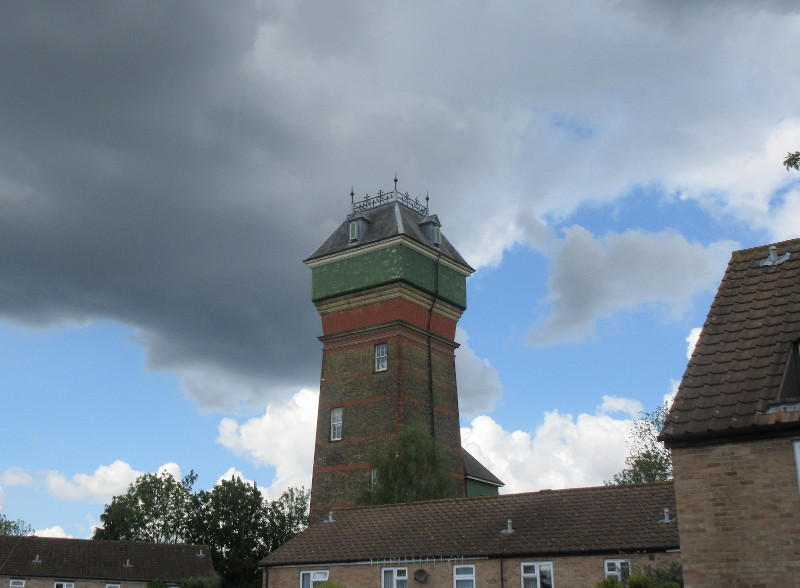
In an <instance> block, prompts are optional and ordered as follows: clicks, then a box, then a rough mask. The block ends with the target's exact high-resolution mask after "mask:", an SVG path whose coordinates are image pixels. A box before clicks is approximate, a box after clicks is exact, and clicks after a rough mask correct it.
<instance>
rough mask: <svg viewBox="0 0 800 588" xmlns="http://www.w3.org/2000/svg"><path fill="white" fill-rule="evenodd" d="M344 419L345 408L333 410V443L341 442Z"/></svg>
mask: <svg viewBox="0 0 800 588" xmlns="http://www.w3.org/2000/svg"><path fill="white" fill-rule="evenodd" d="M343 417H344V409H343V408H341V407H339V408H332V409H331V441H339V440H341V438H342V418H343Z"/></svg>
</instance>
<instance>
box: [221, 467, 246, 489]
mask: <svg viewBox="0 0 800 588" xmlns="http://www.w3.org/2000/svg"><path fill="white" fill-rule="evenodd" d="M233 478H239V479H240V480H241V481H242V482H244V483H245V484H253V483H254V482H253V480H249V479H247V478H245V476H244V474H243V473H242V472H240V471H239V470H237V469H236V468H235V467H233V466H231V467H229V468H228V469H227V470H225V473H224V474H222V475H221V476H220V477H219V478H217V481H216V483H215V484H214V485H215V486H216V485H218V484H220V483H221V482H222V481H223V480H233Z"/></svg>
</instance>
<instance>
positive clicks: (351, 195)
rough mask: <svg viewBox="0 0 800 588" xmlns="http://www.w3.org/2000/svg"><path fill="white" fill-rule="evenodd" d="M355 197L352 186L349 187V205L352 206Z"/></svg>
mask: <svg viewBox="0 0 800 588" xmlns="http://www.w3.org/2000/svg"><path fill="white" fill-rule="evenodd" d="M355 195H356V193H355V192H354V191H353V186H350V204H353V202H354V201H353V197H354V196H355Z"/></svg>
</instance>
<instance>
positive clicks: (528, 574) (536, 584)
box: [519, 561, 553, 588]
mask: <svg viewBox="0 0 800 588" xmlns="http://www.w3.org/2000/svg"><path fill="white" fill-rule="evenodd" d="M519 575H520V578H522V588H553V562H550V561H532V562H529V561H524V562H522V563H521V564H520V574H519Z"/></svg>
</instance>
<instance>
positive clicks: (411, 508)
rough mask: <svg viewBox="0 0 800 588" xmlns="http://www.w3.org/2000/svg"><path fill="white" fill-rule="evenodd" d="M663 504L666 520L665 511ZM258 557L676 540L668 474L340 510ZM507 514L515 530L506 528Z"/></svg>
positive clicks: (453, 552)
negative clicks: (654, 479) (658, 478)
mask: <svg viewBox="0 0 800 588" xmlns="http://www.w3.org/2000/svg"><path fill="white" fill-rule="evenodd" d="M665 508H668V509H669V514H670V519H671V522H668V523H664V522H661V521H662V520H663V519H664V509H665ZM333 516H334V522H332V523H329V522H323V521H318V522H315V523H312V524H311V525H310V526H309V527H308V528H307V529H306V530H305V531H303V532H302V533H300V534H298V535H296V536H295V537H294V538H292V539H290V540H289V541H288V542H286V543H285V544H284V545H282V546H281V547H279V548H278V549H277V550H276V551H274V552H272V553H271V554H270V555H268V556H267V557H266V559H264V560H263V561H262V562H261V563H262V565H266V566H275V565H307V564H324V563H336V562H342V563H343V562H357V561H370V560H376V559H414V558H422V557H436V558H438V557H444V558H449V557H499V556H503V557H513V556H522V555H532V554H536V556H537V557H548V556H555V555H578V554H587V555H588V554H598V553H619V552H630V551H660V550H667V549H676V548H678V545H679V543H678V525H677V523H676V521H675V516H676V509H675V492H674V489H673V486H672V482H659V483H655V484H632V485H624V486H600V487H595V488H578V489H572V490H543V491H541V492H529V493H524V494H506V495H502V496H484V497H480V498H459V499H449V500H432V501H427V502H412V503H407V504H391V505H383V506H367V507H360V508H351V509H345V510H337V511H334V513H333ZM509 519H511V525H512V528H513V530H514V532H513V533H502V532H501V531H502V530H503V529H506V528H507V521H508V520H509Z"/></svg>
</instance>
